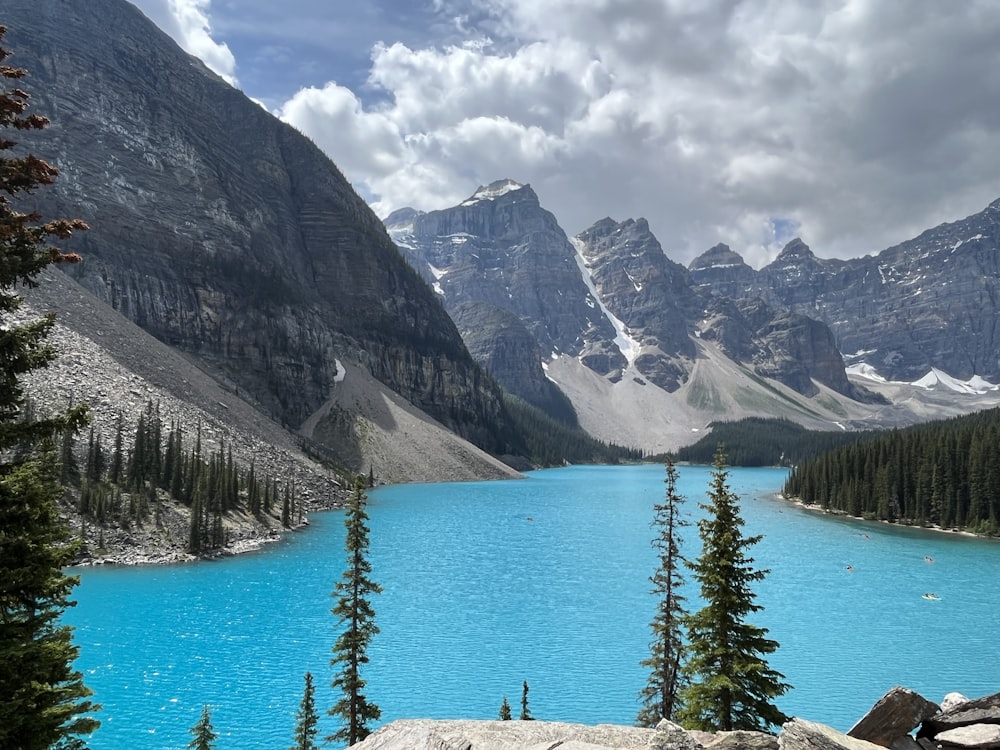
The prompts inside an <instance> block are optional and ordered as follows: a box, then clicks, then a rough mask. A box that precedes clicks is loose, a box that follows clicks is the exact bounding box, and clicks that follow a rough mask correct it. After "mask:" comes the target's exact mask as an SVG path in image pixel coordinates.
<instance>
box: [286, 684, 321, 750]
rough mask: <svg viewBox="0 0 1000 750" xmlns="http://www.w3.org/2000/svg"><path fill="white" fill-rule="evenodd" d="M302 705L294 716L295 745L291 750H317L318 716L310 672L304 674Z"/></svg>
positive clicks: (314, 689)
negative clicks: (304, 683)
mask: <svg viewBox="0 0 1000 750" xmlns="http://www.w3.org/2000/svg"><path fill="white" fill-rule="evenodd" d="M305 682H306V685H305V688H304V689H303V691H302V703H300V704H299V712H298V713H297V714H296V715H295V744H294V745H292V747H291V750H317V748H316V734H317V732H318V731H319V727H318V724H319V716H318V715H317V714H316V687H315V686H314V685H313V676H312V673H311V672H306V676H305Z"/></svg>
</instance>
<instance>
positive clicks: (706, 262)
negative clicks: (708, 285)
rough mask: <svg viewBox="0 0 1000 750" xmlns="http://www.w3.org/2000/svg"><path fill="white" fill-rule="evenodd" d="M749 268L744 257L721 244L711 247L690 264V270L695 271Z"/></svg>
mask: <svg viewBox="0 0 1000 750" xmlns="http://www.w3.org/2000/svg"><path fill="white" fill-rule="evenodd" d="M733 266H735V267H742V266H746V267H747V268H749V266H747V264H746V262H745V261H744V260H743V256H742V255H740V254H739V253H737V252H734V251H733V250H731V249H730V247H729V245H726V244H725V243H722V242H720V243H719V244H718V245H715V246H714V247H710V248H709V249H708V250H706V251H705V252H703V253H702V254H701V255H699V256H698V257H697V258H695V259H694V260H692V261H691V263H689V264H688V270H690V271H695V270H701V269H703V268H730V267H733Z"/></svg>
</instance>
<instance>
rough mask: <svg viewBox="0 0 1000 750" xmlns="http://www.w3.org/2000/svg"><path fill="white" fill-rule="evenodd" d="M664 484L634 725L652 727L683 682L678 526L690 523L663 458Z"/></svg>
mask: <svg viewBox="0 0 1000 750" xmlns="http://www.w3.org/2000/svg"><path fill="white" fill-rule="evenodd" d="M666 473H667V476H666V479H664V482H665V483H666V485H667V489H666V492H665V494H664V498H663V502H662V503H658V504H656V505H654V506H653V513H654V515H653V522H652V526H653V528H654V529H656V531H657V535H656V537H655V538H654V539H653V547H654V549H656V553H657V557H658V558H659V566H658V567H657V569H656V572H655V573H654V574H653V575H652V576H651V577H650V579H649V580H650V581H651V582H652V584H653V590H652V593H653V594H654V595H655V596H656V597H657V608H656V616H655V617H654V618H653V621H652V622H651V623H650V629H651V630H652V631H653V640H652V641H651V642H650V644H649V658H648V659H644V660H643V661H642V666H644V667H646V668H647V669H649V679H648V680H647V682H646V687H644V688H643V689H642V690H641V691H640V692H639V698H640V700H641V701H642V709H640V711H639V715H638V716H637V717H636V723H637V724H639V726H643V727H655V726H656V725H657V724H658V723H659V722H660V720H661V719H673V715H674V710H675V709H676V708H677V707H678V693H679V692H680V689H681V687H682V686H683V678H682V673H681V660H682V657H683V654H684V618H685V617H686V616H687V612H686V611H685V609H684V596H683V595H682V594H681V587H682V586H683V585H684V577H683V576H682V575H681V572H680V570H681V566H682V565H683V563H684V562H685V561H684V558H683V556H682V555H681V529H682V528H683V527H685V526H687V525H688V522H687V521H685V520H684V518H683V517H682V516H681V506H682V505H683V503H684V498H683V497H681V496H680V495H678V494H677V467H675V466H674V463H673V461H671V460H670V459H669V458H668V459H667V465H666Z"/></svg>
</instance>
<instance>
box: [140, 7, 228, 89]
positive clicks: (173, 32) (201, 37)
mask: <svg viewBox="0 0 1000 750" xmlns="http://www.w3.org/2000/svg"><path fill="white" fill-rule="evenodd" d="M131 1H132V3H133V4H134V5H135V6H136V7H138V8H139V10H141V11H142V12H143V13H144V14H145V15H146V16H147V17H148V18H149V19H150V20H151V21H153V22H154V23H155V24H156V25H157V26H159V27H160V28H161V29H162V30H163V31H165V32H167V34H169V35H170V36H171V37H173V39H174V41H175V42H177V44H178V45H180V47H181V48H182V49H184V50H185V51H186V52H189V53H191V54H192V55H194V56H195V57H198V58H200V59H201V61H202V62H204V63H205V65H207V66H208V67H209V68H210V69H211V70H212V71H213V72H215V73H217V74H218V75H219V76H221V77H222V78H224V79H225V80H226V81H228V82H229V83H230V84H231V85H233V86H235V85H236V84H237V79H236V58H235V57H234V56H233V53H232V52H231V51H230V49H229V47H228V46H227V45H226V44H225V43H220V42H217V41H215V39H213V38H212V25H211V23H210V22H209V6H210V5H211V0H131Z"/></svg>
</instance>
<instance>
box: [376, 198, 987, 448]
mask: <svg viewBox="0 0 1000 750" xmlns="http://www.w3.org/2000/svg"><path fill="white" fill-rule="evenodd" d="M385 224H386V226H387V228H388V230H389V232H390V234H391V235H392V237H393V239H394V240H395V241H396V244H397V245H398V246H399V247H400V249H401V250H402V252H403V253H404V255H406V257H407V258H408V260H409V261H410V263H411V264H412V265H413V266H414V268H416V269H417V270H418V271H419V272H420V273H421V275H422V276H423V277H424V279H425V280H426V281H427V282H428V283H429V284H431V285H432V286H433V288H434V289H435V291H436V292H437V294H438V295H439V297H440V298H441V301H442V303H443V304H444V306H445V308H446V309H447V310H448V311H449V313H450V314H451V316H452V318H453V319H454V320H455V322H456V323H457V324H458V327H459V330H460V332H461V333H462V335H463V338H464V339H465V341H466V344H467V345H468V346H469V348H470V351H472V352H473V354H474V356H476V358H477V360H479V361H480V362H481V363H483V364H484V365H485V366H486V367H487V368H488V369H489V370H490V372H492V373H493V374H494V375H495V376H496V377H497V379H498V380H499V381H500V383H501V384H502V385H503V386H504V387H505V388H507V389H509V390H510V391H512V392H513V393H516V394H519V395H521V396H522V397H523V398H525V399H526V400H528V401H530V402H532V403H534V404H535V405H537V406H539V408H543V409H546V410H548V411H549V412H550V413H551V414H553V415H554V416H555V415H557V414H561V413H562V406H561V404H560V403H559V402H558V401H555V402H553V401H552V399H551V396H550V395H548V394H547V393H545V392H542V391H540V389H539V387H538V384H539V383H540V382H545V381H547V382H549V383H556V384H558V385H559V387H560V389H561V391H562V393H563V394H564V395H566V396H567V397H568V398H569V400H570V402H571V403H572V405H573V407H574V413H575V414H576V415H577V416H578V418H579V422H580V424H581V426H583V427H584V428H585V429H586V430H587V431H589V432H590V433H592V434H594V435H597V436H598V437H601V438H603V439H607V440H614V441H619V442H624V443H627V444H637V445H642V446H645V447H651V448H655V449H671V448H673V447H676V445H678V444H679V443H684V442H686V441H690V440H691V439H692V437H691V436H692V435H693V434H695V435H696V434H697V433H698V432H700V431H701V430H702V429H704V427H706V426H707V425H708V424H709V423H710V422H711V421H714V420H718V419H727V418H728V419H732V418H737V417H742V416H782V417H787V418H790V419H792V420H794V421H797V422H800V423H802V424H805V425H807V426H810V427H815V428H825V429H831V428H834V426H840V427H843V428H862V427H885V426H898V425H905V424H910V423H913V422H917V421H923V420H926V419H928V418H933V417H945V416H950V415H952V414H956V413H961V412H963V411H966V410H976V409H979V408H984V407H986V406H992V405H994V404H996V403H997V397H998V393H997V389H996V387H995V386H994V385H993V384H995V383H998V382H1000V359H998V357H997V356H996V352H997V343H998V342H997V341H996V339H995V336H996V335H997V332H996V326H997V321H998V319H1000V317H998V312H1000V311H998V308H997V293H998V273H997V257H998V252H1000V251H998V246H1000V201H997V202H994V203H993V204H991V205H990V206H988V207H987V208H985V209H984V210H983V211H982V212H980V213H978V214H975V215H973V216H970V217H968V218H966V219H964V220H962V221H958V222H955V223H952V224H945V225H942V226H939V227H937V228H935V229H931V230H928V231H927V232H924V233H923V234H921V235H920V236H919V237H917V238H915V239H913V240H909V241H908V242H904V243H902V244H900V245H897V246H895V247H892V248H889V249H887V250H884V251H882V252H880V253H878V254H876V255H867V256H864V257H862V258H856V259H852V260H821V259H819V258H817V257H816V256H815V255H814V254H813V252H812V251H811V250H810V249H809V247H808V246H807V245H806V244H805V243H804V242H802V240H801V239H794V240H792V241H791V242H789V243H788V244H787V245H786V246H785V248H784V249H783V250H782V252H781V253H780V254H779V256H778V257H777V258H776V259H775V260H774V261H773V262H772V263H770V264H768V265H767V266H765V267H764V268H761V269H760V270H754V269H753V268H751V267H750V266H748V265H747V264H746V263H745V262H744V260H743V259H742V257H741V256H740V255H739V254H738V253H736V252H734V251H732V250H731V249H730V248H728V247H726V246H725V245H717V246H715V247H713V248H711V249H709V250H707V251H706V252H705V253H703V254H702V255H700V256H699V257H697V258H695V259H694V260H693V261H692V262H691V263H690V264H689V265H688V266H687V267H684V266H682V265H680V264H678V263H675V262H673V261H671V260H670V259H669V257H668V256H667V255H666V254H665V252H664V249H663V247H662V245H661V244H660V242H659V240H658V239H657V238H656V237H655V236H654V235H653V234H652V232H651V231H650V228H649V224H648V222H647V221H646V220H644V219H642V218H640V219H629V220H626V221H623V222H618V221H615V220H613V219H610V218H604V219H601V220H599V221H597V222H595V223H594V224H593V225H592V226H591V227H589V228H588V229H586V230H585V231H583V232H580V233H579V234H577V235H575V236H573V237H569V236H567V234H566V233H565V232H564V231H563V230H562V229H561V228H559V226H558V224H557V222H556V220H555V218H554V217H553V216H552V214H551V213H549V212H548V211H546V210H545V209H544V208H543V207H542V206H541V205H540V201H539V198H538V196H537V195H536V194H535V192H534V191H533V190H532V189H531V187H530V185H521V184H519V183H517V182H515V181H513V180H510V179H503V180H498V181H497V182H494V183H492V184H490V185H486V186H482V187H480V188H478V189H477V190H476V191H475V192H474V193H473V194H472V195H471V196H470V197H469V198H468V199H467V200H465V201H462V202H461V203H460V204H459V205H457V206H452V207H448V208H444V209H441V210H436V211H429V212H425V213H424V212H419V211H415V210H413V209H401V210H399V211H396V212H394V213H393V214H391V215H389V216H388V217H386V219H385ZM501 334H502V335H501ZM484 338H487V339H488V340H486V341H484ZM491 341H492V345H491ZM512 341H518V342H519V343H518V346H517V347H514V346H513V345H512V344H511V342H512ZM512 357H513V358H514V359H513V361H512ZM529 362H530V365H531V366H530V367H529V366H528V363H529ZM552 403H555V405H556V406H555V408H553V407H552V405H551V404H552Z"/></svg>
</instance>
